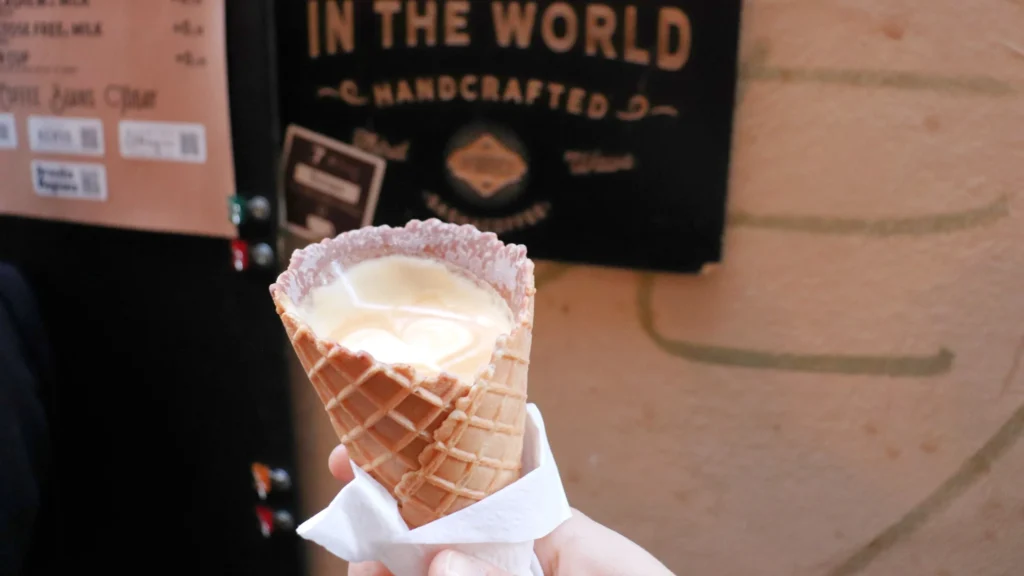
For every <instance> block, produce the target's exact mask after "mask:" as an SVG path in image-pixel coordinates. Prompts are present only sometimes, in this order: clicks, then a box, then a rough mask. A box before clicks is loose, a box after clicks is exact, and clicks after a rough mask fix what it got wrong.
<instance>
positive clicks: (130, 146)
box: [119, 120, 206, 164]
mask: <svg viewBox="0 0 1024 576" xmlns="http://www.w3.org/2000/svg"><path fill="white" fill-rule="evenodd" d="M119 132H120V141H121V156H122V157H124V158H135V159H140V160H166V161H170V162H189V163H194V164H203V163H205V162H206V127H205V126H203V125H202V124H182V123H177V122H139V121H136V120H122V121H121V123H120V124H119Z"/></svg>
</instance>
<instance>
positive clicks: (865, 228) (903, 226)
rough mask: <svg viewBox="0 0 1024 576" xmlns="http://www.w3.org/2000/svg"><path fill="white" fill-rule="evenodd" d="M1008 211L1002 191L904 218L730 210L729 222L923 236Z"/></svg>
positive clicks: (809, 230) (975, 223)
mask: <svg viewBox="0 0 1024 576" xmlns="http://www.w3.org/2000/svg"><path fill="white" fill-rule="evenodd" d="M1009 215H1010V199H1009V196H1007V195H1003V196H1000V197H998V198H996V199H995V200H993V201H992V202H989V203H988V204H985V205H984V206H981V207H978V208H971V209H969V210H963V211H959V212H948V213H945V214H926V215H921V216H908V217H903V218H877V219H871V218H842V217H831V216H798V215H791V214H754V213H751V212H745V211H742V210H734V211H731V212H730V213H729V216H728V219H727V223H728V225H729V226H735V227H741V228H760V229H765V230H780V231H788V232H805V233H808V234H833V235H858V236H876V237H888V236H923V235H927V234H943V233H948V232H956V231H960V230H967V229H970V228H978V227H982V226H987V225H989V224H992V223H994V222H998V221H999V220H1002V219H1003V218H1006V217H1007V216H1009Z"/></svg>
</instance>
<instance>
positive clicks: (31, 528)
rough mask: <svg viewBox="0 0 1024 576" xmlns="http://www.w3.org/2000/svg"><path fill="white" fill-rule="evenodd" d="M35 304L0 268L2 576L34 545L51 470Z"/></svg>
mask: <svg viewBox="0 0 1024 576" xmlns="http://www.w3.org/2000/svg"><path fill="white" fill-rule="evenodd" d="M46 346H47V344H46V341H45V338H44V335H43V325H42V321H41V320H40V318H39V315H38V312H37V309H36V303H35V301H34V299H33V298H32V294H31V292H30V290H29V288H28V285H27V284H26V282H25V281H24V279H23V278H22V277H21V276H20V275H19V274H18V273H17V271H16V270H15V269H14V268H13V267H11V266H7V265H5V264H3V263H0V576H7V575H14V574H19V573H20V572H21V570H22V568H23V563H24V561H25V558H26V555H27V553H28V551H29V548H30V546H31V545H32V540H33V533H34V532H35V528H36V524H37V518H38V516H39V512H40V506H41V505H42V502H43V499H44V496H43V491H44V487H45V485H46V480H47V479H46V477H45V475H46V470H47V469H48V468H49V466H48V461H49V440H48V433H47V422H46V413H45V409H44V406H43V402H42V399H41V387H42V386H43V382H44V381H46V380H47V379H48V378H49V377H50V374H51V373H52V370H53V368H52V364H51V362H50V358H49V354H48V351H47V348H46Z"/></svg>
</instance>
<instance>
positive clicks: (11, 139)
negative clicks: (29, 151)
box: [0, 114, 18, 150]
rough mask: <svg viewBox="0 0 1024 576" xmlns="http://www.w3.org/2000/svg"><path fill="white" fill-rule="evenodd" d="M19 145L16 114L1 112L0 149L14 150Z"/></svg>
mask: <svg viewBox="0 0 1024 576" xmlns="http://www.w3.org/2000/svg"><path fill="white" fill-rule="evenodd" d="M17 147H18V124H17V123H16V122H15V121H14V114H0V150H14V149H15V148H17Z"/></svg>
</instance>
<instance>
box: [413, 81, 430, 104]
mask: <svg viewBox="0 0 1024 576" xmlns="http://www.w3.org/2000/svg"><path fill="white" fill-rule="evenodd" d="M416 98H417V99H418V100H420V101H423V100H427V101H431V102H433V100H434V79H433V78H429V77H428V78H417V79H416Z"/></svg>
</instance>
